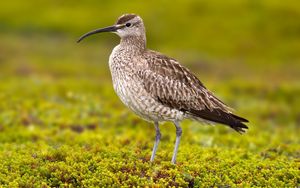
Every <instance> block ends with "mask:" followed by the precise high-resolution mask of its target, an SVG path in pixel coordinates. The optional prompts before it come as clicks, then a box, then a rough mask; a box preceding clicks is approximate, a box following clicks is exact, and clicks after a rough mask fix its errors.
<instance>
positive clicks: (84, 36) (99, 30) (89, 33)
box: [77, 25, 124, 43]
mask: <svg viewBox="0 0 300 188" xmlns="http://www.w3.org/2000/svg"><path fill="white" fill-rule="evenodd" d="M122 27H124V26H123V25H113V26H109V27H105V28H101V29H96V30H93V31H90V32H88V33H86V34H84V35H82V36H81V37H80V38H79V39H78V40H77V43H79V42H80V41H82V40H83V39H84V38H86V37H88V36H90V35H93V34H96V33H103V32H114V31H117V30H118V29H120V28H122Z"/></svg>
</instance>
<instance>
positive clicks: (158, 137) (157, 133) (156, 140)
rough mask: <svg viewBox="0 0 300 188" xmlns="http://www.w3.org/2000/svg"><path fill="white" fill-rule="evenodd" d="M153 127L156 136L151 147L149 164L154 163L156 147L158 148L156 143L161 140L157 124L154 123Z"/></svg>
mask: <svg viewBox="0 0 300 188" xmlns="http://www.w3.org/2000/svg"><path fill="white" fill-rule="evenodd" d="M154 126H155V131H156V135H155V143H154V146H153V150H152V155H151V159H150V161H151V162H152V161H154V157H155V153H156V150H157V146H158V143H159V141H160V138H161V134H160V131H159V125H158V122H154Z"/></svg>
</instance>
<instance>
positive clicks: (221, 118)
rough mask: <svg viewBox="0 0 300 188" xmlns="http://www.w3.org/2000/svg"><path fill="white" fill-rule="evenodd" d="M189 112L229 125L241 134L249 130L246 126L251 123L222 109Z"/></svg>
mask: <svg viewBox="0 0 300 188" xmlns="http://www.w3.org/2000/svg"><path fill="white" fill-rule="evenodd" d="M189 112H190V113H192V114H193V115H194V116H197V117H200V118H202V119H205V120H208V121H212V122H217V123H221V124H224V125H227V126H229V127H231V128H232V129H234V130H235V131H237V132H239V133H244V132H245V129H248V127H247V125H245V124H244V123H245V122H249V121H248V120H247V119H245V118H242V117H239V116H237V115H234V114H232V113H228V112H224V111H222V110H220V109H214V110H212V111H211V110H209V109H205V110H190V111H189Z"/></svg>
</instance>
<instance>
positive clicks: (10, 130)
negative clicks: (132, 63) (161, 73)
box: [0, 0, 300, 187]
mask: <svg viewBox="0 0 300 188" xmlns="http://www.w3.org/2000/svg"><path fill="white" fill-rule="evenodd" d="M124 13H136V14H139V15H140V16H141V17H142V18H143V19H144V22H145V26H146V30H147V46H148V48H151V49H154V50H157V51H160V52H162V53H165V54H167V55H169V56H171V57H174V58H175V59H177V60H179V61H180V62H181V64H183V65H185V66H186V67H188V68H189V69H191V70H192V71H193V72H195V74H196V75H197V76H198V77H199V78H200V79H201V80H202V81H203V82H204V83H205V85H206V86H207V87H208V88H209V89H210V90H211V91H213V92H214V93H215V94H216V95H217V96H218V97H219V98H221V99H222V100H223V101H225V103H227V104H228V105H230V106H232V107H233V108H235V109H237V111H236V113H237V114H238V115H241V116H243V117H246V118H247V119H249V120H250V123H249V131H248V133H246V134H245V135H242V136H241V135H239V134H236V133H235V132H233V131H232V130H229V129H228V128H227V127H223V126H216V127H211V126H203V125H201V124H199V123H196V122H191V121H185V122H184V123H183V137H182V142H181V145H180V149H179V153H178V165H177V166H172V165H170V162H169V160H170V159H171V154H172V151H173V143H174V139H175V128H174V127H173V125H172V124H170V123H167V124H164V125H162V126H161V130H162V134H163V140H162V142H161V145H160V146H159V148H158V153H157V158H156V162H155V163H154V164H151V163H149V162H148V160H149V158H150V153H151V149H152V144H153V141H154V134H155V131H154V127H153V125H151V124H149V123H147V122H144V121H143V120H141V119H139V118H138V117H137V116H135V115H134V114H133V113H132V112H130V111H129V110H128V109H127V108H126V107H125V106H124V105H123V104H121V102H120V101H119V100H118V98H117V97H116V95H115V94H114V91H113V89H112V83H111V78H110V73H109V70H108V57H109V54H110V52H111V50H112V49H113V47H114V46H115V45H117V44H118V42H119V38H118V37H117V36H114V34H102V35H98V36H93V37H89V38H88V39H87V40H85V41H83V42H82V43H80V44H77V43H76V40H77V39H78V37H79V36H81V35H82V34H83V33H85V32H87V31H90V30H92V29H95V28H100V27H104V26H108V25H112V24H113V23H114V22H115V21H116V19H117V18H118V17H119V16H120V15H122V14H124ZM299 20H300V2H298V1H295V0H286V1H277V0H275V1H273V0H245V1H238V0H228V1H218V0H211V1H208V0H200V1H198V0H188V1H178V0H175V1H167V0H163V1H146V2H141V1H137V0H133V1H127V0H126V1H115V0H111V1H96V0H87V1H70V0H65V1H47V0H42V1H37V0H31V1H20V0H15V1H4V2H2V3H1V7H0V161H1V162H0V185H3V186H10V187H17V186H24V187H30V186H33V187H34V186H36V187H41V186H44V187H47V186H51V187H55V186H56V187H57V186H61V187H64V186H65V187H68V186H79V187H84V186H96V185H98V186H99V185H101V186H108V185H115V186H120V185H128V186H137V185H140V186H145V185H150V186H159V185H161V186H167V185H169V186H184V187H186V186H196V187H197V186H203V187H208V186H210V187H213V186H230V187H235V186H240V187H245V186H246V187H247V186H258V187H260V186H267V185H268V186H271V187H272V186H287V187H297V186H299V184H300V183H299V182H300V175H299V174H300V172H299V168H300V165H299V162H300V139H299V132H300V125H299V124H300V99H299V96H300V22H299ZM150 135H151V136H150ZM237 172H239V173H237Z"/></svg>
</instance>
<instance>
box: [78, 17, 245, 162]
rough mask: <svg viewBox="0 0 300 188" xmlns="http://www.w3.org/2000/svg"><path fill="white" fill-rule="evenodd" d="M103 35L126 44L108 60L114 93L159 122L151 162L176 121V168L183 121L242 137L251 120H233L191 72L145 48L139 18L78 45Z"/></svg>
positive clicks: (123, 20) (124, 20)
mask: <svg viewBox="0 0 300 188" xmlns="http://www.w3.org/2000/svg"><path fill="white" fill-rule="evenodd" d="M102 32H113V33H116V34H117V35H118V36H120V38H121V41H120V44H119V45H117V46H116V47H115V48H114V49H113V51H112V53H111V54H110V57H109V68H110V71H111V76H112V82H113V87H114V90H115V92H116V93H117V95H118V96H119V98H120V99H121V101H122V102H123V103H124V104H125V105H126V106H127V107H128V108H130V109H131V110H132V111H133V112H135V113H136V114H137V115H138V116H140V117H142V118H143V119H145V120H147V121H150V122H154V126H155V130H156V136H155V143H154V147H153V150H152V155H151V158H150V161H153V160H154V157H155V153H156V150H157V147H158V143H159V141H160V138H161V133H160V129H159V122H164V121H171V122H173V123H174V125H175V127H176V141H175V147H174V152H173V157H172V161H171V162H172V163H173V164H174V163H175V162H176V155H177V151H178V146H179V142H180V137H181V134H182V129H181V127H180V122H181V121H182V120H183V119H192V120H196V121H201V122H202V121H207V122H216V123H220V124H224V125H227V126H229V127H231V128H232V129H234V130H236V131H237V132H239V133H243V132H245V129H247V128H248V127H247V126H246V125H245V124H244V122H248V120H246V119H244V118H242V117H239V116H237V115H234V114H233V113H232V112H231V111H230V108H229V107H228V106H227V105H225V104H224V103H223V102H222V101H221V100H220V99H218V98H217V97H215V96H214V95H213V93H212V92H211V91H209V90H208V89H207V88H206V87H205V86H204V85H203V83H202V82H201V81H200V80H199V79H198V78H197V77H196V76H195V75H194V74H193V73H192V72H191V71H190V70H188V69H187V68H185V67H184V66H182V65H181V64H179V62H178V61H176V60H175V59H173V58H170V57H167V56H165V55H163V54H161V53H159V52H156V51H153V50H149V49H147V48H146V33H145V27H144V23H143V20H142V19H141V17H140V16H138V15H136V14H124V15H122V16H121V17H119V18H118V20H117V22H116V23H115V24H114V25H113V26H109V27H105V28H101V29H96V30H94V31H91V32H88V33H86V34H84V35H83V36H81V37H80V38H79V40H78V42H80V41H81V40H83V39H84V38H86V37H88V36H90V35H93V34H96V33H102Z"/></svg>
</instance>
